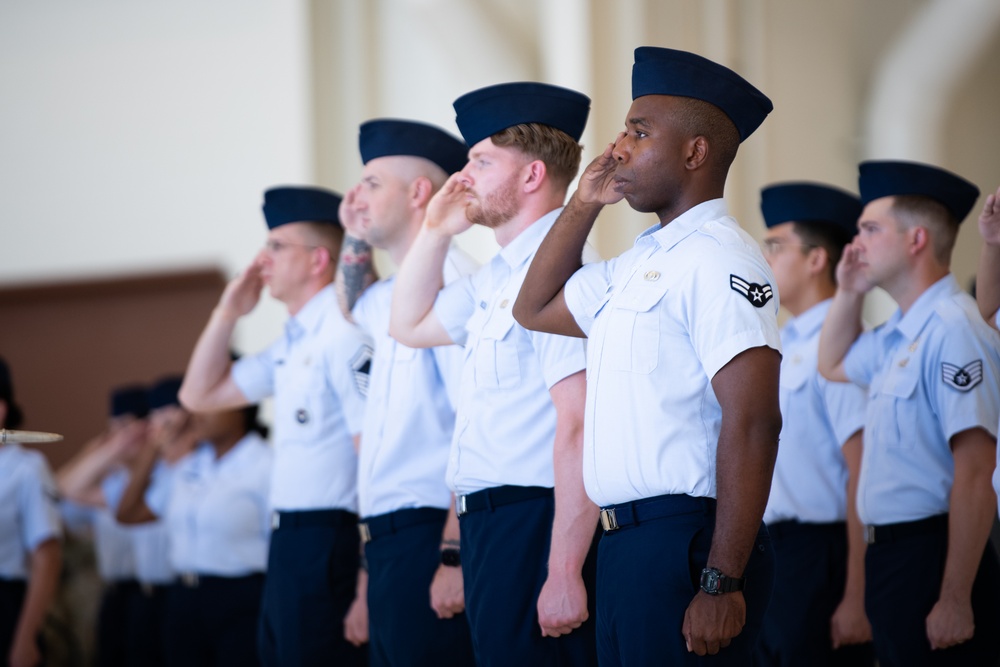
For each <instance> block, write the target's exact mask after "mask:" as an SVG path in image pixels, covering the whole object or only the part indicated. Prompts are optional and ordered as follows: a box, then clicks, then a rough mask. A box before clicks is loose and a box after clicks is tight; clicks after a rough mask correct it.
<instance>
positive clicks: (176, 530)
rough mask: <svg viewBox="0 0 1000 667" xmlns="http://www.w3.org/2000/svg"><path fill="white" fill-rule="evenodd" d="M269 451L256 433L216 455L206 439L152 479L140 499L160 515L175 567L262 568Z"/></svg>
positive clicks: (203, 570) (226, 572)
mask: <svg viewBox="0 0 1000 667" xmlns="http://www.w3.org/2000/svg"><path fill="white" fill-rule="evenodd" d="M272 463H273V455H272V451H271V447H270V446H269V445H268V444H267V442H265V441H264V439H263V438H261V437H260V436H259V435H258V434H257V433H254V432H251V433H248V434H247V435H245V436H243V438H242V439H240V441H239V442H237V443H236V445H234V446H233V448H232V449H230V450H229V451H228V452H226V453H225V454H224V455H223V456H222V457H221V458H216V453H215V449H214V448H213V447H212V446H211V445H209V444H202V445H199V446H198V448H197V449H195V450H194V451H193V452H191V453H190V454H188V455H187V456H185V457H184V458H183V459H181V460H180V461H178V462H177V463H176V464H175V465H174V466H173V468H172V469H171V470H169V471H163V473H162V474H158V475H156V476H155V477H154V478H153V481H152V483H151V484H150V486H149V488H148V489H147V490H146V504H147V505H148V506H149V508H150V509H151V510H152V511H153V512H154V513H155V514H157V515H158V516H161V517H163V520H164V523H165V524H166V526H167V530H168V531H169V534H170V562H171V565H172V566H173V568H174V569H175V570H176V571H177V572H194V573H197V574H207V575H213V576H220V577H239V576H244V575H248V574H253V573H257V572H263V571H264V570H265V569H266V568H267V550H268V545H269V541H270V534H271V506H270V488H271V472H272V470H271V469H272Z"/></svg>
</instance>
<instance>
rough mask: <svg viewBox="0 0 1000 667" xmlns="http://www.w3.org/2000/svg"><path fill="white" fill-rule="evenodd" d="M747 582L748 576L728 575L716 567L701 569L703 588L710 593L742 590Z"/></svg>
mask: <svg viewBox="0 0 1000 667" xmlns="http://www.w3.org/2000/svg"><path fill="white" fill-rule="evenodd" d="M746 583H747V578H746V577H740V578H739V579H737V578H736V577H727V576H726V575H724V574H722V572H720V571H719V570H717V569H716V568H714V567H706V568H705V569H703V570H702V571H701V590H703V591H705V592H706V593H708V594H709V595H722V594H723V593H732V592H734V591H742V590H743V586H744V585H745V584H746Z"/></svg>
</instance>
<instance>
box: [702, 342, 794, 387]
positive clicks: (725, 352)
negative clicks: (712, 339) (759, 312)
mask: <svg viewBox="0 0 1000 667" xmlns="http://www.w3.org/2000/svg"><path fill="white" fill-rule="evenodd" d="M755 347H770V348H771V349H773V350H775V351H776V352H778V353H779V354H780V353H781V337H780V335H779V334H778V331H777V329H775V330H773V331H765V330H762V329H753V330H750V331H743V332H741V333H738V334H736V335H733V336H730V337H728V338H727V339H726V341H725V342H724V343H723V344H722V345H717V346H715V347H714V348H713V349H712V351H711V353H710V354H708V355H706V356H705V357H702V360H701V363H702V367H703V368H704V369H705V374H706V375H707V376H708V379H709V380H710V381H711V380H712V379H713V378H714V377H715V374H716V373H718V372H719V371H720V370H722V368H723V367H724V366H725V365H726V364H728V363H729V362H730V361H732V360H733V359H735V358H736V356H737V355H739V354H740V353H742V352H746V351H747V350H751V349H753V348H755Z"/></svg>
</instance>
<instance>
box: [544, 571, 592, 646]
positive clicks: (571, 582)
mask: <svg viewBox="0 0 1000 667" xmlns="http://www.w3.org/2000/svg"><path fill="white" fill-rule="evenodd" d="M537 609H538V625H539V627H540V628H541V629H542V636H543V637H559V636H561V635H568V634H569V633H571V632H573V630H576V629H577V628H578V627H580V626H581V625H583V624H584V622H585V621H586V620H587V619H588V618H589V617H590V612H589V611H587V588H586V586H584V583H583V578H582V577H581V576H580V575H579V574H574V575H561V574H556V573H552V572H550V573H549V576H548V578H546V579H545V584H544V585H543V586H542V590H541V592H540V593H539V594H538V605H537Z"/></svg>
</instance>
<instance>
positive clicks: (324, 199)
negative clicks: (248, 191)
mask: <svg viewBox="0 0 1000 667" xmlns="http://www.w3.org/2000/svg"><path fill="white" fill-rule="evenodd" d="M338 208H340V195H338V194H337V193H336V192H333V191H331V190H324V189H323V188H313V187H280V188H271V189H270V190H267V191H266V192H265V193H264V206H263V209H264V219H265V220H267V227H268V229H274V228H275V227H280V226H281V225H286V224H288V223H290V222H328V223H330V224H331V225H337V226H338V227H339V226H340V217H339V216H338V215H337V209H338Z"/></svg>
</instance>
